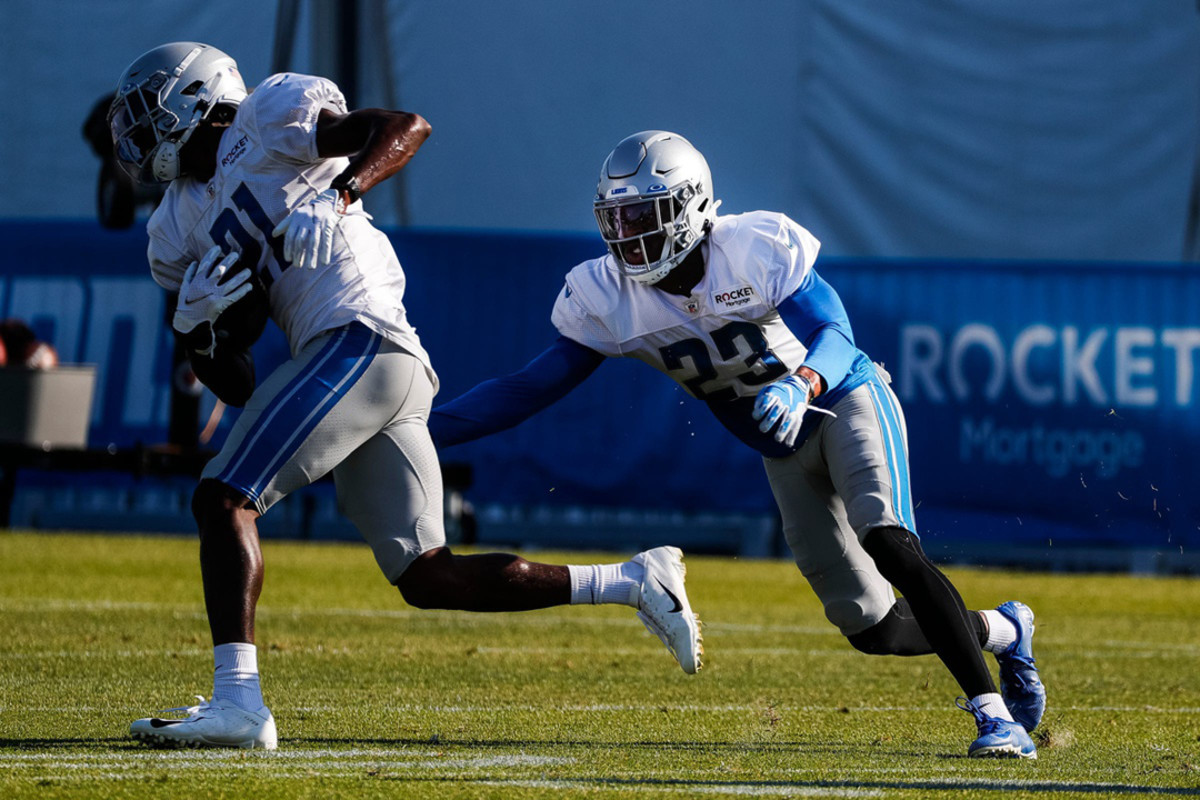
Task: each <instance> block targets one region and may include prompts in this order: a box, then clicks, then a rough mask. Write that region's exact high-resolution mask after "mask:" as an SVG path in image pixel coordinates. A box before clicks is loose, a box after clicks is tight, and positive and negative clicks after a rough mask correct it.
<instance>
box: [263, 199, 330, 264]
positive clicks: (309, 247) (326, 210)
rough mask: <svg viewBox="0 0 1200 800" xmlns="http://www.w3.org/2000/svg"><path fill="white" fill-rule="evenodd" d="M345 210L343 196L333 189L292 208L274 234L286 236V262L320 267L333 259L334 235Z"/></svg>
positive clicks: (284, 240)
mask: <svg viewBox="0 0 1200 800" xmlns="http://www.w3.org/2000/svg"><path fill="white" fill-rule="evenodd" d="M345 213H346V205H345V203H344V202H343V200H342V196H341V195H340V194H339V193H338V192H337V191H336V190H334V189H326V190H325V191H323V192H321V193H320V194H318V195H317V196H316V197H314V198H313V199H311V200H309V201H308V202H307V203H301V204H300V205H298V206H296V207H295V208H294V209H292V213H290V214H288V215H287V217H285V218H284V220H283V222H281V223H279V224H278V225H276V226H275V230H274V231H272V233H271V235H272V236H283V258H284V260H285V261H288V262H289V263H291V264H293V265H295V266H297V267H308V268H309V269H320V268H321V267H324V266H326V265H327V264H328V263H329V262H330V261H331V260H333V234H334V233H335V232H336V231H337V227H338V225H339V224H340V223H341V221H342V217H343V216H344V215H345Z"/></svg>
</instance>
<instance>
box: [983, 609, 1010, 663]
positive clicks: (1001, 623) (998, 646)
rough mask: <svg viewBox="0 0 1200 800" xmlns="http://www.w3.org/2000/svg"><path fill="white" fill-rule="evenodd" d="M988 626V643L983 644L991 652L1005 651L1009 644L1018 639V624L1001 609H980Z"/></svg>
mask: <svg viewBox="0 0 1200 800" xmlns="http://www.w3.org/2000/svg"><path fill="white" fill-rule="evenodd" d="M979 613H980V614H983V618H984V620H985V621H986V622H987V626H988V640H987V644H985V645H984V646H983V649H984V650H987V651H988V652H989V653H1003V652H1004V651H1005V650H1007V649H1008V646H1009V645H1010V644H1012V643H1013V642H1015V641H1016V640H1017V626H1016V625H1014V624H1013V623H1012V620H1010V619H1009V618H1008V617H1006V616H1004V615H1003V614H1001V613H1000V612H999V611H994V610H990V609H989V610H988V611H980V612H979Z"/></svg>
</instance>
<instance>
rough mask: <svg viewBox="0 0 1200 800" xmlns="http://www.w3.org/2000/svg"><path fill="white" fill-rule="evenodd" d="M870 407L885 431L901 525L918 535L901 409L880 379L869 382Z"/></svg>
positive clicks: (895, 504)
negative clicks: (871, 406) (873, 408)
mask: <svg viewBox="0 0 1200 800" xmlns="http://www.w3.org/2000/svg"><path fill="white" fill-rule="evenodd" d="M867 390H868V391H869V392H870V395H871V403H872V404H873V405H874V406H875V413H876V415H877V416H878V418H879V424H880V427H881V428H882V429H883V446H884V456H885V457H886V459H887V465H888V474H889V475H890V477H891V481H892V507H893V509H894V510H895V512H896V517H897V519H899V521H900V524H901V525H903V526H904V527H905V528H906V529H908V530H909V531H911V532H912V533H914V534H915V533H916V532H917V525H916V520H915V519H914V516H913V507H912V483H911V480H910V478H909V472H908V447H907V445H906V444H905V441H904V426H903V425H902V424H901V422H900V409H899V408H898V407H897V405H896V400H895V397H894V396H893V395H892V393H891V390H889V389H888V387H887V386H886V385H885V384H884V383H883V381H881V380H880V379H879V377H878V376H877V375H875V376H872V377H871V378H870V380H868V381H867Z"/></svg>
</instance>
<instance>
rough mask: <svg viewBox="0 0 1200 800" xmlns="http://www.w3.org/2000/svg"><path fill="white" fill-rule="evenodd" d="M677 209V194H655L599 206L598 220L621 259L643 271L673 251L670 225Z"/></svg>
mask: <svg viewBox="0 0 1200 800" xmlns="http://www.w3.org/2000/svg"><path fill="white" fill-rule="evenodd" d="M673 211H674V200H673V198H671V197H652V198H648V199H642V200H636V201H634V202H628V203H623V204H620V205H611V206H598V207H597V208H596V222H597V224H598V225H599V227H600V235H601V236H603V237H604V241H605V242H607V243H608V246H609V249H610V250H611V251H612V254H613V256H614V257H615V258H616V259H617V261H618V262H619V263H620V264H622V265H623V266H625V267H634V268H637V269H636V271H639V272H641V271H644V269H646V268H649V267H651V266H653V265H655V264H657V263H658V262H659V261H661V260H663V259H664V258H667V257H668V256H669V255H670V252H669V247H668V242H669V237H668V235H667V228H668V227H669V226H670V225H671V224H672V222H673V220H674V214H673Z"/></svg>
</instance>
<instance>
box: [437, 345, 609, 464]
mask: <svg viewBox="0 0 1200 800" xmlns="http://www.w3.org/2000/svg"><path fill="white" fill-rule="evenodd" d="M604 359H605V356H604V355H603V354H602V353H598V352H596V351H595V350H593V349H591V348H590V347H584V346H583V345H581V344H579V343H578V342H576V341H574V340H573V339H568V338H567V337H566V336H560V337H558V339H557V340H555V342H554V344H552V345H551V346H550V347H548V348H547V349H546V350H544V351H543V352H542V353H541V354H540V355H538V356H537V358H535V359H533V360H532V361H530V362H529V363H528V364H526V365H525V366H524V367H523V368H522V369H521V370H520V371H518V372H514V373H513V374H511V375H506V376H504V377H502V378H493V379H492V380H487V381H484V382H483V383H481V384H479V385H478V386H476V387H475V388H473V389H470V390H469V391H467V392H466V393H465V394H462V395H459V396H458V397H456V398H454V399H453V400H451V401H450V402H448V403H445V404H443V405H440V406H438V407H437V408H435V409H433V411H432V412H431V413H430V415H429V432H430V434H431V435H432V436H433V441H434V444H436V445H437V446H438V447H449V446H450V445H455V444H462V443H463V442H469V441H471V440H473V439H479V438H482V437H484V436H488V435H490V434H493V433H498V432H499V431H503V430H507V429H508V428H511V427H513V426H514V425H517V424H519V423H521V422H524V421H525V420H526V419H528V418H529V417H532V416H533V415H534V414H536V413H537V412H539V411H541V410H542V409H543V408H546V407H547V406H550V405H553V404H554V403H556V402H557V401H559V400H561V399H562V398H563V397H565V396H566V395H567V394H568V393H569V392H570V391H571V390H572V389H574V388H575V387H576V386H578V385H579V384H581V383H583V381H584V380H585V379H586V378H587V377H588V376H589V375H591V374H592V373H593V372H595V371H596V367H598V366H600V364H601V362H603V361H604Z"/></svg>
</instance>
